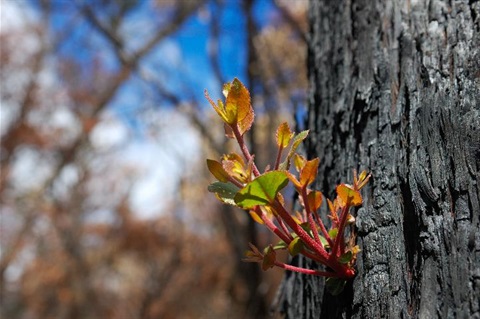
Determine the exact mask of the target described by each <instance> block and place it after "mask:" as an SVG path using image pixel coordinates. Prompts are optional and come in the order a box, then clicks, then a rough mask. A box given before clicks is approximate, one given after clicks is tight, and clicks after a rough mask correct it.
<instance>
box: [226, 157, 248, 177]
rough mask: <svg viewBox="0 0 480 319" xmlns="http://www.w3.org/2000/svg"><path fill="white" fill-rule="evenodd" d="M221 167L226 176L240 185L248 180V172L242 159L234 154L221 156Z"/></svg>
mask: <svg viewBox="0 0 480 319" xmlns="http://www.w3.org/2000/svg"><path fill="white" fill-rule="evenodd" d="M222 167H223V169H224V170H225V172H227V174H228V175H230V176H232V177H233V178H235V179H237V180H238V181H240V182H242V183H246V182H248V181H249V180H250V171H249V170H248V168H247V167H245V162H244V161H243V158H242V157H241V156H240V155H238V154H236V153H231V154H228V155H223V159H222Z"/></svg>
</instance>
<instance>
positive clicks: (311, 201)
mask: <svg viewBox="0 0 480 319" xmlns="http://www.w3.org/2000/svg"><path fill="white" fill-rule="evenodd" d="M307 199H308V206H309V207H310V210H311V211H317V210H318V209H319V208H320V206H321V205H322V199H323V196H322V193H321V192H319V191H311V192H310V193H308V195H307Z"/></svg>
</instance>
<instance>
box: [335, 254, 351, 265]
mask: <svg viewBox="0 0 480 319" xmlns="http://www.w3.org/2000/svg"><path fill="white" fill-rule="evenodd" d="M352 258H353V253H352V252H351V251H347V252H346V253H345V254H343V255H341V256H340V257H339V258H338V262H340V263H341V264H348V263H349V262H350V261H351V260H352Z"/></svg>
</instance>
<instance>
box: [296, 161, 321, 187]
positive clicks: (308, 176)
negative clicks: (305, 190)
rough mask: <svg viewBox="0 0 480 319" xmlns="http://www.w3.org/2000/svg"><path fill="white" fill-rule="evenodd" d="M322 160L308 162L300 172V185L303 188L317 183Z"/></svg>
mask: <svg viewBox="0 0 480 319" xmlns="http://www.w3.org/2000/svg"><path fill="white" fill-rule="evenodd" d="M319 163H320V159H319V158H318V157H317V158H314V159H313V160H310V161H307V162H306V163H305V165H304V166H303V168H302V170H301V171H300V184H302V185H303V186H305V185H310V184H311V183H313V182H314V181H315V178H316V177H317V171H318V164H319Z"/></svg>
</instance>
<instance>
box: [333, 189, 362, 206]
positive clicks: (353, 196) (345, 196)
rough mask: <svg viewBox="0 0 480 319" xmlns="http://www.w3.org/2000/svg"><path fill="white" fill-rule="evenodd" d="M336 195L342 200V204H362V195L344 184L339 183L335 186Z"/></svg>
mask: <svg viewBox="0 0 480 319" xmlns="http://www.w3.org/2000/svg"><path fill="white" fill-rule="evenodd" d="M337 195H338V198H339V199H340V200H341V201H342V204H343V205H342V206H345V205H353V206H359V205H362V195H360V192H359V191H356V190H354V189H353V188H351V187H350V186H347V185H346V184H340V185H338V186H337Z"/></svg>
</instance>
